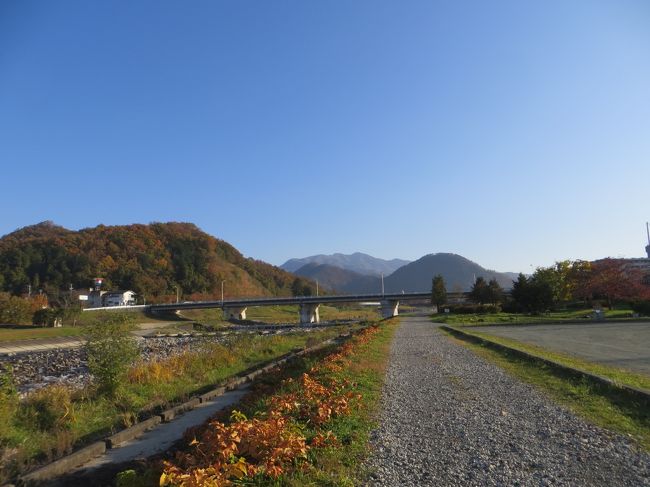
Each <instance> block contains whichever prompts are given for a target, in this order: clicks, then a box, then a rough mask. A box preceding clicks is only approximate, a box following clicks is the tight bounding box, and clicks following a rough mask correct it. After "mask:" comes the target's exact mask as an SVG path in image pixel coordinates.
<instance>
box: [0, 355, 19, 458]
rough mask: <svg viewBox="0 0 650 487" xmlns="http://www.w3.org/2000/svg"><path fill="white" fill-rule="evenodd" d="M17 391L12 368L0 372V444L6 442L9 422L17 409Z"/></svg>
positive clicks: (9, 426)
mask: <svg viewBox="0 0 650 487" xmlns="http://www.w3.org/2000/svg"><path fill="white" fill-rule="evenodd" d="M18 405H19V399H18V391H17V390H16V386H15V383H14V376H13V370H12V369H11V368H8V369H7V370H5V371H4V372H2V373H0V445H4V444H5V443H6V440H7V437H8V436H9V434H10V432H11V426H12V425H11V423H12V420H13V417H14V415H15V413H16V411H17V410H18Z"/></svg>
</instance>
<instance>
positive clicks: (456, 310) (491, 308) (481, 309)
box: [449, 304, 501, 315]
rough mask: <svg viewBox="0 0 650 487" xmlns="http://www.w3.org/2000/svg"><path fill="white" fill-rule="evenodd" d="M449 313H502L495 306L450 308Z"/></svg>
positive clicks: (472, 305) (482, 305)
mask: <svg viewBox="0 0 650 487" xmlns="http://www.w3.org/2000/svg"><path fill="white" fill-rule="evenodd" d="M449 311H450V312H451V313H456V314H460V315H472V314H495V313H499V312H500V311H501V307H500V306H499V305H495V304H462V305H458V306H450V307H449Z"/></svg>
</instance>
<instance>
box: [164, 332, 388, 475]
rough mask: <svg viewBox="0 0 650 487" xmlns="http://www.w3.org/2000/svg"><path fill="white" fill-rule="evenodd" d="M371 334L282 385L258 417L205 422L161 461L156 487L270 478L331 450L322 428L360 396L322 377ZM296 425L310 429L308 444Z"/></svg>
mask: <svg viewBox="0 0 650 487" xmlns="http://www.w3.org/2000/svg"><path fill="white" fill-rule="evenodd" d="M376 332H377V328H375V327H370V328H366V329H365V330H363V331H362V332H361V333H359V334H358V335H357V336H356V337H354V338H353V339H352V340H350V341H349V342H348V343H346V344H344V345H343V346H341V347H340V348H339V350H338V351H337V352H336V353H333V354H330V355H329V356H327V357H326V358H325V359H324V360H323V361H322V362H320V363H319V364H318V365H317V366H315V367H313V368H312V369H310V370H309V372H308V373H304V374H302V375H301V376H300V378H299V379H298V380H295V381H294V380H292V379H286V380H285V381H283V383H282V385H283V387H284V388H287V389H290V390H291V392H283V393H279V394H276V395H274V396H272V397H271V398H270V399H269V400H268V403H267V411H266V412H265V413H264V414H262V415H259V416H258V417H256V418H253V419H248V418H246V417H245V416H244V415H243V414H242V413H239V412H237V411H235V412H233V414H232V416H231V422H230V424H228V425H226V424H224V423H222V422H220V421H216V420H215V421H212V422H210V423H209V424H208V426H207V427H206V428H205V429H204V430H203V431H202V432H201V433H200V434H199V435H198V437H197V438H195V439H194V440H193V441H192V442H191V443H190V445H189V446H190V450H189V451H187V452H179V453H177V455H176V458H175V459H174V461H173V462H164V470H163V473H162V475H161V478H160V485H161V486H182V487H199V486H213V487H220V486H228V485H233V482H234V481H236V480H237V479H242V478H244V477H254V476H257V475H262V476H265V477H268V478H271V479H276V478H278V477H279V476H281V475H283V474H286V473H291V472H293V471H295V470H297V469H300V468H302V467H304V466H305V464H306V462H307V454H308V452H309V450H310V449H312V448H326V447H335V446H337V445H338V439H337V438H336V436H335V435H334V434H333V433H332V431H330V430H328V429H327V424H328V422H330V421H331V420H332V419H333V418H335V417H339V416H345V415H348V414H350V412H351V409H352V407H354V406H355V405H356V404H357V402H358V401H359V400H360V399H361V395H360V394H357V393H355V392H354V389H355V384H354V383H352V382H350V381H348V380H342V379H338V378H336V377H334V376H332V375H331V374H328V373H329V372H336V371H340V370H342V369H343V368H344V367H346V366H349V365H350V357H351V356H352V354H353V353H354V351H355V348H356V347H358V346H359V345H361V344H364V343H367V342H368V341H369V340H370V339H371V338H372V336H373V335H374V334H375V333H376ZM301 425H308V426H311V427H312V428H314V429H316V431H317V432H316V435H315V436H314V437H313V438H312V439H311V441H310V442H307V439H306V438H305V436H304V435H303V433H302V429H301Z"/></svg>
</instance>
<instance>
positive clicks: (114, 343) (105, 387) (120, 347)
mask: <svg viewBox="0 0 650 487" xmlns="http://www.w3.org/2000/svg"><path fill="white" fill-rule="evenodd" d="M132 329H133V320H132V319H131V318H129V317H128V316H125V315H114V316H107V317H105V318H104V319H103V320H102V321H100V322H99V323H97V324H95V325H92V326H88V327H87V328H86V340H87V342H86V351H87V353H88V369H89V370H90V372H91V374H92V375H93V377H94V379H95V382H96V384H97V387H98V390H99V392H100V393H102V394H105V395H107V396H114V395H115V393H116V392H117V390H118V388H119V386H120V384H122V383H123V380H122V379H124V377H125V376H126V373H127V371H128V369H129V367H130V366H131V364H132V363H133V362H134V361H135V359H136V357H137V356H138V347H137V344H136V342H135V339H134V338H133V335H131V333H130V332H131V330H132Z"/></svg>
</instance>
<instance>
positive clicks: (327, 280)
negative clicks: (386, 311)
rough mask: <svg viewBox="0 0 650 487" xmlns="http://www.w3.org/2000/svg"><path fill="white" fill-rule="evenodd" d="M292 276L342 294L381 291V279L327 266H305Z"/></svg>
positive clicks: (314, 264) (312, 264) (311, 264)
mask: <svg viewBox="0 0 650 487" xmlns="http://www.w3.org/2000/svg"><path fill="white" fill-rule="evenodd" d="M294 274H296V275H298V276H302V277H306V278H309V279H312V280H314V281H318V284H319V285H320V286H321V287H322V288H325V289H327V290H330V291H338V292H341V293H344V294H366V293H368V294H369V293H373V292H379V291H381V278H380V277H377V276H368V275H363V274H359V273H358V272H354V271H350V270H348V269H341V268H340V267H336V266H333V265H329V264H316V263H313V262H312V263H310V264H305V265H304V266H302V267H301V268H300V269H298V270H296V271H295V272H294Z"/></svg>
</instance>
